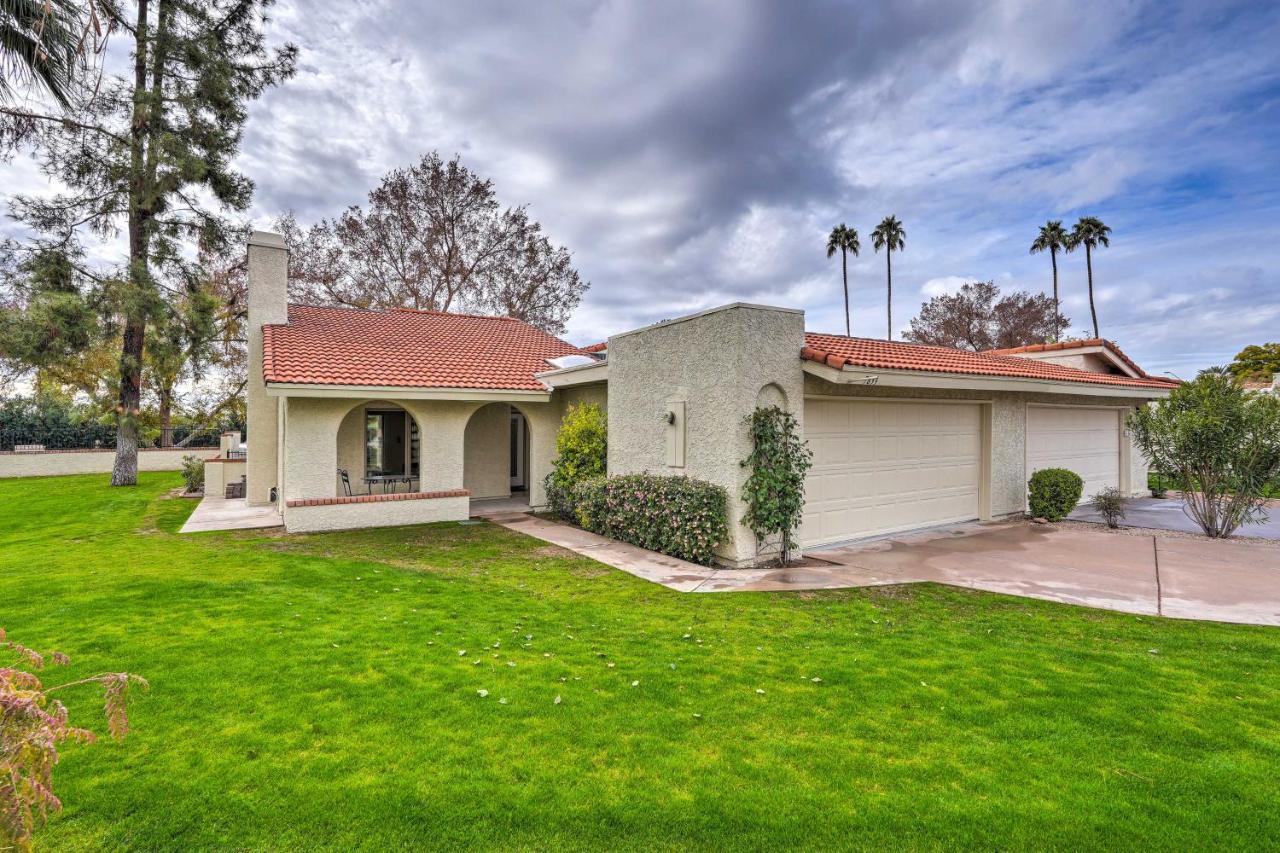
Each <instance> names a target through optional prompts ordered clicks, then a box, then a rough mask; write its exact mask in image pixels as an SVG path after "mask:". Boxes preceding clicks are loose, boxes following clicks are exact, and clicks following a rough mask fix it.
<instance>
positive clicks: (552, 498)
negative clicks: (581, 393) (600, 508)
mask: <svg viewBox="0 0 1280 853" xmlns="http://www.w3.org/2000/svg"><path fill="white" fill-rule="evenodd" d="M608 456H609V441H608V424H607V421H606V420H605V415H604V411H603V410H602V409H601V408H600V407H599V406H597V405H596V404H595V403H580V404H578V405H574V406H570V407H569V411H567V412H566V413H565V416H564V420H563V421H561V422H560V431H559V432H557V433H556V459H555V461H554V462H552V463H551V473H550V474H548V475H547V479H546V480H545V483H544V484H545V486H546V489H547V503H548V504H550V505H551V509H552V511H553V512H555V513H556V514H557V515H559V516H560V517H562V518H565V519H568V520H570V521H572V520H574V518H575V516H576V513H575V512H574V506H573V495H574V487H575V486H577V485H578V484H579V483H581V482H582V481H584V480H587V479H590V478H592V477H603V476H604V474H605V468H606V464H607V459H608Z"/></svg>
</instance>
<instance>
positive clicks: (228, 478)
mask: <svg viewBox="0 0 1280 853" xmlns="http://www.w3.org/2000/svg"><path fill="white" fill-rule="evenodd" d="M244 472H245V461H244V460H243V459H222V458H218V459H208V460H205V463H204V493H205V494H206V495H218V496H219V497H221V496H222V495H225V494H226V493H227V484H228V483H236V482H239V480H240V478H241V477H243V476H244Z"/></svg>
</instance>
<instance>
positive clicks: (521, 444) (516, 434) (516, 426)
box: [511, 410, 528, 492]
mask: <svg viewBox="0 0 1280 853" xmlns="http://www.w3.org/2000/svg"><path fill="white" fill-rule="evenodd" d="M527 433H528V427H527V426H526V424H525V419H524V415H522V414H520V413H519V412H517V411H515V410H512V412H511V490H512V491H513V492H514V491H523V490H524V489H527V488H528V483H527V482H525V481H526V479H527V477H526V465H525V444H526V436H527Z"/></svg>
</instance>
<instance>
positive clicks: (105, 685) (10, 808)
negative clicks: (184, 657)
mask: <svg viewBox="0 0 1280 853" xmlns="http://www.w3.org/2000/svg"><path fill="white" fill-rule="evenodd" d="M0 652H6V653H8V655H10V656H12V657H15V658H17V663H10V662H8V661H4V660H0V849H4V850H10V849H17V850H30V849H31V835H32V833H33V832H34V831H35V830H36V828H37V827H38V826H39V825H40V824H41V823H43V822H44V820H45V818H46V817H48V814H49V812H51V811H52V812H56V811H58V810H59V809H61V808H62V801H61V800H59V799H58V798H57V796H55V795H54V793H53V768H54V765H56V764H57V763H58V744H60V743H62V742H64V741H68V740H78V741H83V742H92V741H93V740H94V739H95V737H94V734H93V732H91V731H89V730H88V729H82V728H77V727H75V726H72V725H71V724H70V722H69V721H68V719H67V709H66V708H65V707H64V706H63V704H62V703H61V702H59V701H58V700H57V699H54V698H51V697H50V695H49V694H50V693H52V692H54V691H55V690H63V689H65V688H68V687H77V686H83V685H87V684H98V685H100V686H101V687H102V690H103V693H104V694H105V698H106V702H105V712H106V716H107V728H108V730H109V731H110V732H111V736H112V737H113V738H122V737H124V736H125V734H127V733H128V731H129V718H128V716H127V715H126V713H125V710H126V709H125V706H126V704H127V702H128V698H129V688H130V687H132V686H134V685H137V686H139V687H142V688H144V689H145V688H146V686H147V682H146V681H145V680H143V679H142V678H140V677H139V676H136V675H130V674H129V673H127V672H108V673H103V674H101V675H94V676H90V677H89V678H81V679H77V680H75V681H71V682H68V683H66V684H59V685H56V686H54V687H45V686H44V684H42V683H41V681H40V679H39V678H38V677H37V676H36V675H35V674H34V673H33V672H30V671H29V670H38V669H43V668H44V665H45V659H46V656H45V655H42V654H40V653H39V652H37V651H35V650H34V649H29V648H27V647H26V646H23V645H21V644H19V643H15V642H13V641H12V640H9V639H7V638H6V637H5V633H4V629H3V628H0ZM48 659H49V660H50V661H51V662H52V663H53V664H55V665H62V664H66V663H69V660H68V658H67V656H66V655H64V654H62V653H60V652H54V653H53V654H51V655H48ZM19 667H21V668H19Z"/></svg>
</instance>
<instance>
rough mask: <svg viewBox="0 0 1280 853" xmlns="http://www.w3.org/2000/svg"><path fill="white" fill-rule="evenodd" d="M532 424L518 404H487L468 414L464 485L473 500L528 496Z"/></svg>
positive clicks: (465, 435)
mask: <svg viewBox="0 0 1280 853" xmlns="http://www.w3.org/2000/svg"><path fill="white" fill-rule="evenodd" d="M531 433H532V425H531V423H530V420H529V418H528V417H527V416H526V415H525V414H524V412H523V411H521V409H520V408H519V407H518V406H515V405H513V404H511V403H489V404H487V405H484V406H480V407H479V408H477V409H476V410H475V412H473V413H472V414H471V417H470V419H469V420H468V421H467V426H466V430H465V431H464V433H463V473H462V482H463V485H464V487H465V488H466V489H467V490H468V491H469V492H471V497H472V498H473V499H475V500H484V499H487V498H505V497H512V496H518V495H528V493H529V488H530V479H531V478H530V466H529V442H530V437H531Z"/></svg>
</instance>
